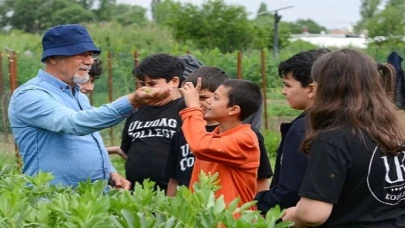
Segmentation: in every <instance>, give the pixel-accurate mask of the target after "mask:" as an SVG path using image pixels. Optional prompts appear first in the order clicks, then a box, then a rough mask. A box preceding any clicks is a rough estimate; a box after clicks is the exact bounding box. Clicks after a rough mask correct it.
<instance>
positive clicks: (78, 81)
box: [73, 73, 90, 85]
mask: <svg viewBox="0 0 405 228" xmlns="http://www.w3.org/2000/svg"><path fill="white" fill-rule="evenodd" d="M88 80H90V75H89V74H88V73H86V74H85V75H83V76H80V75H79V74H77V73H76V74H75V76H73V82H74V83H75V84H76V85H82V84H84V83H86V82H87V81H88Z"/></svg>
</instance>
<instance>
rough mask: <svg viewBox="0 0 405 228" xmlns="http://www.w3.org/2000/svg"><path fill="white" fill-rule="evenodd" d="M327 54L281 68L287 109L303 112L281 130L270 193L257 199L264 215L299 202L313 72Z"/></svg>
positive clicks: (308, 55) (304, 56)
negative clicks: (278, 207) (317, 63)
mask: <svg viewBox="0 0 405 228" xmlns="http://www.w3.org/2000/svg"><path fill="white" fill-rule="evenodd" d="M328 52H330V51H329V50H328V49H317V50H310V51H304V52H300V53H298V54H296V55H294V56H292V57H290V58H289V59H287V60H286V61H284V62H281V63H280V65H279V67H278V73H279V76H280V77H281V78H282V79H283V84H284V87H283V89H282V93H283V95H284V96H285V97H286V100H287V102H288V105H289V106H290V107H291V108H293V109H297V110H303V111H304V112H302V113H301V114H300V115H299V116H298V117H297V118H295V119H294V120H293V121H292V122H291V123H282V124H281V126H280V131H281V143H280V145H279V147H278V149H277V158H276V165H275V171H274V177H273V179H272V182H271V185H270V190H265V191H262V192H259V193H258V194H257V195H256V197H255V200H258V203H257V207H258V209H259V210H261V211H262V213H263V214H265V213H266V212H267V211H268V210H269V209H270V208H272V207H274V206H276V205H279V206H280V207H281V208H289V207H292V206H295V205H296V204H297V202H298V200H299V196H298V191H299V189H300V187H301V183H302V180H303V178H304V173H305V170H306V167H307V157H306V156H305V154H304V152H302V150H301V149H300V146H301V142H302V140H303V139H304V137H305V131H306V123H305V115H306V112H307V110H308V109H309V108H310V107H311V106H312V103H313V99H314V95H315V91H314V89H313V81H312V78H311V68H312V65H313V63H314V62H315V60H316V59H318V58H319V57H320V56H321V55H323V54H325V53H328Z"/></svg>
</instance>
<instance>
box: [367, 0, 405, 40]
mask: <svg viewBox="0 0 405 228" xmlns="http://www.w3.org/2000/svg"><path fill="white" fill-rule="evenodd" d="M404 10H405V2H403V1H402V0H401V1H397V0H391V1H388V3H387V4H386V6H385V9H384V10H382V11H381V12H378V13H376V14H375V15H374V17H373V18H371V19H369V20H368V22H367V24H366V29H367V30H368V37H369V38H372V39H374V43H376V44H379V45H381V44H384V43H390V44H400V43H403V39H404V34H405V18H404Z"/></svg>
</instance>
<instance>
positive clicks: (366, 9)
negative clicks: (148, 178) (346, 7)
mask: <svg viewBox="0 0 405 228" xmlns="http://www.w3.org/2000/svg"><path fill="white" fill-rule="evenodd" d="M380 4H381V0H361V7H360V15H361V20H360V21H359V22H357V24H356V25H355V26H354V31H355V32H356V33H361V32H362V30H364V29H365V28H366V25H367V23H368V21H369V20H371V19H372V18H373V17H374V15H375V14H376V12H377V10H378V6H379V5H380Z"/></svg>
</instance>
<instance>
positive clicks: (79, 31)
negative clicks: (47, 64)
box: [41, 24, 101, 62]
mask: <svg viewBox="0 0 405 228" xmlns="http://www.w3.org/2000/svg"><path fill="white" fill-rule="evenodd" d="M42 49H43V53H42V58H41V62H43V61H44V59H46V58H47V57H49V56H73V55H76V54H79V53H83V52H87V51H91V52H94V53H96V54H100V52H101V51H100V49H98V48H97V47H96V45H94V43H93V40H92V39H91V37H90V35H89V33H88V32H87V30H86V28H84V27H83V26H82V25H79V24H68V25H58V26H55V27H52V28H50V29H49V30H48V31H46V32H45V34H44V37H42Z"/></svg>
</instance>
